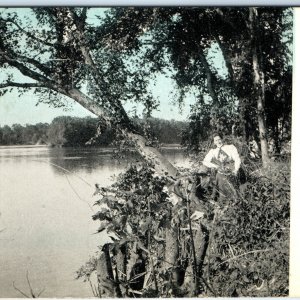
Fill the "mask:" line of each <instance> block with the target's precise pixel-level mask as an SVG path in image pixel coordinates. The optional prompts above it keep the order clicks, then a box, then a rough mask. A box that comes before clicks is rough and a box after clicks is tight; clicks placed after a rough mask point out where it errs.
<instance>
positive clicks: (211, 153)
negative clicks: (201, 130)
mask: <svg viewBox="0 0 300 300" xmlns="http://www.w3.org/2000/svg"><path fill="white" fill-rule="evenodd" d="M213 157H214V150H213V149H211V150H210V151H209V152H208V153H207V154H206V156H205V157H204V160H203V165H204V166H206V167H208V168H214V169H218V168H219V166H218V165H216V164H214V163H212V162H211V160H212V159H213Z"/></svg>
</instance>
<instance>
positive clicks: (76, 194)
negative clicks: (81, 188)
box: [65, 174, 94, 212]
mask: <svg viewBox="0 0 300 300" xmlns="http://www.w3.org/2000/svg"><path fill="white" fill-rule="evenodd" d="M65 176H66V179H67V181H68V183H69V186H70V187H71V189H72V191H73V192H74V193H75V195H76V196H77V197H78V199H79V200H80V201H82V202H84V203H86V204H87V205H88V207H89V208H90V210H91V211H92V212H94V210H93V208H92V206H91V205H90V204H89V203H88V202H87V201H85V200H84V199H82V198H81V197H80V196H79V194H78V193H77V192H76V190H75V189H74V187H73V185H72V184H71V182H70V180H69V178H68V176H67V174H65Z"/></svg>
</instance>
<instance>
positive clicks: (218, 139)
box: [213, 132, 223, 147]
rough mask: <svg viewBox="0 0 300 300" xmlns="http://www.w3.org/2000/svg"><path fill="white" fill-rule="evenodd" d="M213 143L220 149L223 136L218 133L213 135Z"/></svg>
mask: <svg viewBox="0 0 300 300" xmlns="http://www.w3.org/2000/svg"><path fill="white" fill-rule="evenodd" d="M213 142H214V144H215V145H216V146H217V147H221V146H222V145H223V135H222V134H221V133H219V132H216V133H214V134H213Z"/></svg>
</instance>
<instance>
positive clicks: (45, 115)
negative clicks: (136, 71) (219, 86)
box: [0, 8, 226, 126]
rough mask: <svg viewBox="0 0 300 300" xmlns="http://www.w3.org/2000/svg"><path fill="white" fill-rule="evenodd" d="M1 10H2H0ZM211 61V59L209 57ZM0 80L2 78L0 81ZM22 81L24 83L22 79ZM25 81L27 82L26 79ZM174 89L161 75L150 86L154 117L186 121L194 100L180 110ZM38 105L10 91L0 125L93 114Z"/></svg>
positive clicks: (0, 100)
mask: <svg viewBox="0 0 300 300" xmlns="http://www.w3.org/2000/svg"><path fill="white" fill-rule="evenodd" d="M9 10H10V11H17V12H18V15H19V16H30V10H29V9H28V8H10V9H9ZM0 11H3V9H0ZM104 11H105V9H103V8H98V9H93V13H90V14H89V15H88V21H89V22H91V23H93V22H98V18H97V17H96V16H95V15H96V14H97V15H100V16H101V15H103V12H104ZM216 50H217V49H214V48H212V49H211V52H210V53H209V54H208V56H209V57H213V56H216V57H215V58H214V60H215V61H214V63H215V65H217V66H220V67H219V72H220V73H223V74H226V71H224V70H225V63H224V61H223V59H222V56H221V53H219V55H216ZM211 59H212V58H211ZM4 76H5V74H3V73H2V74H0V81H1V79H2V80H3V77H4ZM15 76H16V78H17V79H18V80H19V81H20V82H22V76H20V74H17V72H16V73H15ZM1 77H2V78H1ZM23 81H25V80H24V79H23ZM26 82H28V80H26ZM174 89H175V85H174V82H173V81H172V80H171V79H170V78H167V77H165V76H163V75H160V76H159V78H158V80H157V84H156V85H155V86H154V85H153V84H151V87H150V90H152V92H153V95H154V96H155V97H156V98H157V99H158V101H159V103H160V105H159V107H158V109H157V110H156V111H154V112H153V117H157V118H162V119H167V120H171V119H174V120H186V119H187V117H188V115H189V109H190V105H191V104H193V103H194V102H195V97H194V96H193V95H192V94H190V95H189V96H187V97H186V99H185V103H186V104H185V106H182V107H181V108H179V106H178V105H174V104H172V100H173V99H174V96H173V94H172V93H173V92H174ZM37 103H38V98H37V96H36V95H34V94H33V93H32V92H27V93H25V94H24V95H22V96H21V97H18V94H17V91H16V90H13V91H12V92H9V93H7V94H5V95H4V96H2V97H0V126H3V125H9V126H11V125H12V124H15V123H19V124H21V125H25V124H35V123H39V122H46V123H51V121H52V120H53V118H55V117H57V116H62V115H68V116H76V117H86V116H94V115H93V114H92V113H90V112H89V111H87V110H86V109H84V108H82V107H81V106H80V105H79V104H78V103H76V102H75V101H73V100H71V99H70V101H69V103H68V109H67V110H66V109H64V108H54V107H51V106H49V105H48V104H43V103H40V104H39V105H36V104H37ZM133 106H136V107H137V111H138V112H139V114H140V116H141V114H142V106H141V105H132V104H128V105H126V106H125V109H128V110H132V109H133Z"/></svg>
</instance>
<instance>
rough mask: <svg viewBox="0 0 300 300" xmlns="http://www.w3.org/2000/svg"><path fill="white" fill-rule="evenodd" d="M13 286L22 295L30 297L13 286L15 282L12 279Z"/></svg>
mask: <svg viewBox="0 0 300 300" xmlns="http://www.w3.org/2000/svg"><path fill="white" fill-rule="evenodd" d="M13 287H14V289H15V290H16V291H18V292H19V293H21V294H22V295H23V296H24V297H26V298H30V297H29V296H27V295H26V294H25V293H23V292H22V291H21V290H19V289H18V288H17V287H16V286H15V282H14V281H13Z"/></svg>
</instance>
